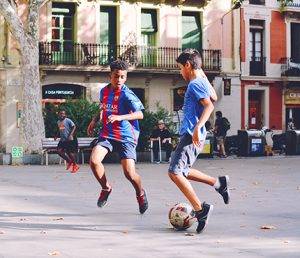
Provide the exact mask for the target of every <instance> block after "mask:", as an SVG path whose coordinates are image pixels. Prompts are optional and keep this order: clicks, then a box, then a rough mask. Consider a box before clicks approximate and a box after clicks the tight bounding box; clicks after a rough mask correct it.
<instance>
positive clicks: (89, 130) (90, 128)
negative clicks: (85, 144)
mask: <svg viewBox="0 0 300 258" xmlns="http://www.w3.org/2000/svg"><path fill="white" fill-rule="evenodd" d="M94 128H95V121H94V119H93V120H92V121H91V122H90V124H89V125H88V128H87V134H88V136H90V137H91V136H93V132H94Z"/></svg>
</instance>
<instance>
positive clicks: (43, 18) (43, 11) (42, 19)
mask: <svg viewBox="0 0 300 258" xmlns="http://www.w3.org/2000/svg"><path fill="white" fill-rule="evenodd" d="M39 14H40V16H39V23H40V28H39V33H40V41H47V5H46V4H44V5H43V6H42V7H41V8H40V12H39Z"/></svg>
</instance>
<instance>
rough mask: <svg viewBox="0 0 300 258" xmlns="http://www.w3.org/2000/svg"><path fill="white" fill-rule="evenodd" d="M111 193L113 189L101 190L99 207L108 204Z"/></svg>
mask: <svg viewBox="0 0 300 258" xmlns="http://www.w3.org/2000/svg"><path fill="white" fill-rule="evenodd" d="M111 192H112V188H110V189H102V190H101V193H100V196H99V198H98V201H97V205H98V207H100V208H101V207H103V206H104V205H105V204H106V203H107V199H108V196H109V195H110V193H111Z"/></svg>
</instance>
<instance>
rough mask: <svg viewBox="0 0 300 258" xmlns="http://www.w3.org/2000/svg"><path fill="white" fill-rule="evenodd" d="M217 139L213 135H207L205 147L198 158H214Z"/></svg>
mask: <svg viewBox="0 0 300 258" xmlns="http://www.w3.org/2000/svg"><path fill="white" fill-rule="evenodd" d="M214 141H215V137H214V135H213V134H212V133H209V132H208V133H207V135H206V139H205V143H204V147H203V150H202V152H201V153H200V154H199V156H198V158H212V157H213V152H214Z"/></svg>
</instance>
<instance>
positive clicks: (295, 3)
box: [286, 0, 300, 8]
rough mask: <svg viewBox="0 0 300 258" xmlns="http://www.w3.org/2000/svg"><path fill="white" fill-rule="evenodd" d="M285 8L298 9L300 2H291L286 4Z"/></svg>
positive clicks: (295, 0) (296, 0) (297, 0)
mask: <svg viewBox="0 0 300 258" xmlns="http://www.w3.org/2000/svg"><path fill="white" fill-rule="evenodd" d="M286 7H287V8H288V7H300V0H293V2H289V3H287V5H286Z"/></svg>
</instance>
